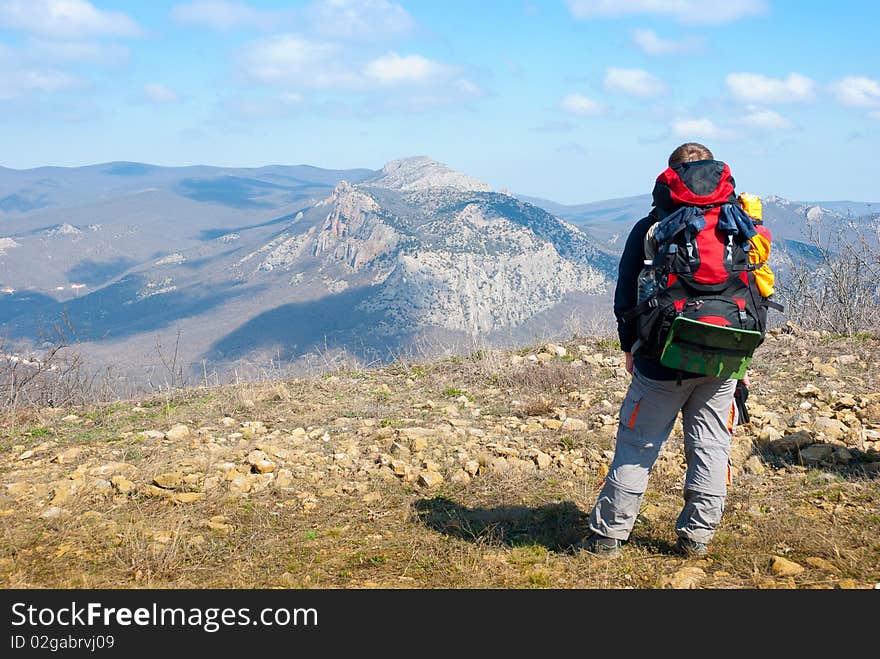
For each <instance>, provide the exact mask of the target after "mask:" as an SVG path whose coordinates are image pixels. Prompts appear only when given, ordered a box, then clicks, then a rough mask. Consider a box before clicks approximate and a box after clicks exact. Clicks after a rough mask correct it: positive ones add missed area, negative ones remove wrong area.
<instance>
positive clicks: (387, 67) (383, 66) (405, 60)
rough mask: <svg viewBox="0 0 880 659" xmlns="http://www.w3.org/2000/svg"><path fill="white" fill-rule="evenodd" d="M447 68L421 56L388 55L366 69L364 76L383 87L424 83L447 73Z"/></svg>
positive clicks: (371, 63) (375, 60)
mask: <svg viewBox="0 0 880 659" xmlns="http://www.w3.org/2000/svg"><path fill="white" fill-rule="evenodd" d="M446 71H447V67H446V66H444V65H442V64H439V63H438V62H435V61H433V60H429V59H427V58H425V57H422V56H421V55H405V56H401V55H398V54H397V53H388V54H387V55H383V56H382V57H378V58H376V59H374V60H372V61H370V62H367V65H366V66H365V67H364V75H365V76H366V77H367V78H369V79H371V80H375V81H376V82H379V83H380V84H383V85H396V84H401V83H422V82H426V81H428V80H431V79H433V78H437V77H439V76H442V75H444V74H445V73H446Z"/></svg>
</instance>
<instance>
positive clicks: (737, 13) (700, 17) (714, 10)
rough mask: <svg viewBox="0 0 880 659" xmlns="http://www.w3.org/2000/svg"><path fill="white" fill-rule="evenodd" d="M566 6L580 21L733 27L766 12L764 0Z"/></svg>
mask: <svg viewBox="0 0 880 659" xmlns="http://www.w3.org/2000/svg"><path fill="white" fill-rule="evenodd" d="M565 4H566V5H568V9H569V11H570V12H571V14H572V16H574V17H575V18H579V19H590V18H617V17H620V16H634V15H639V14H655V15H661V16H669V17H671V18H674V19H676V20H677V21H679V22H681V23H691V24H707V25H719V24H721V23H730V22H732V21H736V20H738V19H740V18H745V17H746V16H755V15H759V14H762V13H764V12H765V11H766V9H767V3H766V2H765V0H565Z"/></svg>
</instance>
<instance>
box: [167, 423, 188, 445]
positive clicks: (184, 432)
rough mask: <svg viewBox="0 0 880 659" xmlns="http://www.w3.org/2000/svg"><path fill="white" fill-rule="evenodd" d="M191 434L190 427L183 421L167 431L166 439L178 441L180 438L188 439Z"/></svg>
mask: <svg viewBox="0 0 880 659" xmlns="http://www.w3.org/2000/svg"><path fill="white" fill-rule="evenodd" d="M189 435H190V432H189V427H188V426H186V425H184V424H182V423H177V424H175V425H173V426H171V429H170V430H169V431H168V432H166V433H165V439H170V440H172V441H176V440H179V439H186V438H187V437H189Z"/></svg>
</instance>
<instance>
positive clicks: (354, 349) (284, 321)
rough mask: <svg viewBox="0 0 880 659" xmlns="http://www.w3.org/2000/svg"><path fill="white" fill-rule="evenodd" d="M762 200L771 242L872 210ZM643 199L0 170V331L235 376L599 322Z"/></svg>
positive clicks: (104, 357)
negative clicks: (338, 354) (570, 202)
mask: <svg viewBox="0 0 880 659" xmlns="http://www.w3.org/2000/svg"><path fill="white" fill-rule="evenodd" d="M765 201H766V203H765V218H766V220H767V224H768V225H770V226H772V227H773V230H774V233H775V234H776V236H777V238H778V239H779V240H780V244H782V245H783V246H784V244H785V242H786V241H789V242H791V243H792V244H797V242H798V241H799V240H803V227H804V222H805V220H807V219H811V220H817V219H818V220H821V219H822V218H823V217H827V218H835V219H839V218H843V217H844V214H843V213H842V212H841V211H845V209H847V208H848V210H849V211H850V212H851V213H860V212H862V211H863V210H865V207H863V206H858V205H854V204H847V203H846V202H836V205H835V203H827V204H805V203H799V202H789V201H787V200H784V199H780V198H768V199H767V200H765ZM649 208H650V196H649V195H641V196H637V197H631V198H626V199H615V200H609V201H604V202H598V203H593V204H584V205H578V206H563V205H560V204H556V203H555V202H552V201H548V200H543V199H536V198H530V197H522V196H515V195H511V194H508V193H504V192H496V191H493V190H492V189H491V188H490V186H488V185H487V184H486V183H484V182H482V181H479V180H476V179H474V178H471V177H469V176H467V175H465V174H462V173H460V172H457V171H455V170H453V169H450V168H449V167H447V166H446V165H443V164H441V163H438V162H436V161H433V160H431V159H430V158H427V157H413V158H404V159H400V160H395V161H392V162H390V163H388V164H386V165H385V166H384V167H383V168H382V169H381V170H378V171H374V170H368V169H353V170H325V169H320V168H315V167H310V166H306V165H300V166H268V167H261V168H250V169H248V168H219V167H205V166H196V167H158V166H153V165H146V164H141V163H128V162H114V163H105V164H101V165H93V166H88V167H77V168H59V167H42V168H37V169H31V170H11V169H4V168H0V290H2V291H3V292H0V331H2V332H3V335H4V336H5V339H6V341H7V342H8V343H10V344H11V345H12V346H13V347H15V348H16V349H20V350H24V349H25V348H26V347H27V346H29V345H40V344H41V343H42V344H43V345H50V344H52V343H53V342H55V341H57V340H59V336H61V335H63V336H64V340H65V341H67V342H71V343H76V345H77V348H78V349H79V350H80V351H82V352H83V353H85V354H86V355H87V356H88V357H89V358H90V359H91V360H92V361H93V362H94V363H96V364H114V365H116V366H121V367H123V368H125V369H127V370H129V371H130V372H132V373H139V372H143V370H144V369H146V368H147V367H148V365H150V364H154V363H155V361H156V356H157V352H160V353H161V352H162V351H164V352H165V354H166V355H167V354H168V352H169V351H170V350H172V349H173V351H174V355H175V360H179V361H180V363H181V364H187V365H190V366H192V367H195V366H196V365H199V368H200V369H205V368H207V366H206V365H207V364H210V367H211V368H212V369H214V370H216V371H217V372H223V373H226V374H229V373H232V372H236V373H238V371H239V370H240V369H242V368H245V367H248V366H250V367H254V368H259V367H260V366H261V365H265V364H268V363H273V364H277V363H286V364H293V363H296V362H297V361H298V360H302V359H304V358H305V357H306V356H309V355H315V354H326V353H332V352H334V351H340V350H345V351H347V352H349V353H352V354H354V355H357V356H358V357H359V358H361V359H364V360H368V361H370V360H378V361H389V360H391V359H393V358H395V357H396V356H398V355H401V354H404V353H407V352H409V351H412V350H416V349H418V350H424V351H429V352H437V351H442V350H450V349H456V348H461V347H467V346H468V345H470V346H473V345H477V344H509V343H511V342H515V341H522V340H531V339H533V338H534V337H535V336H537V335H540V336H552V335H555V334H558V333H559V332H560V331H563V330H565V329H568V330H570V329H571V328H572V327H573V326H574V325H577V324H578V323H583V322H589V323H595V322H600V321H603V322H606V323H607V320H608V317H609V316H610V313H609V311H610V302H609V294H610V292H611V291H612V290H613V286H614V279H615V277H616V268H617V258H618V256H619V252H620V250H621V249H622V241H623V239H624V238H625V237H626V234H627V232H628V230H629V228H630V227H631V225H632V224H633V222H635V221H636V220H637V219H638V218H639V217H642V216H643V215H644V214H645V212H646V211H647V210H648V209H649ZM835 209H836V210H835ZM785 253H786V251H785V249H781V250H779V256H778V257H777V259H779V265H780V266H781V267H783V269H784V262H783V261H784V255H785ZM172 343H173V348H172V347H171V346H172Z"/></svg>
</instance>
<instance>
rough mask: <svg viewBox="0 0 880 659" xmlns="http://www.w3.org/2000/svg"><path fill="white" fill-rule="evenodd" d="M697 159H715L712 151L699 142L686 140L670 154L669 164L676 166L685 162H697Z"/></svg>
mask: <svg viewBox="0 0 880 659" xmlns="http://www.w3.org/2000/svg"><path fill="white" fill-rule="evenodd" d="M697 160H715V156H713V155H712V152H711V151H709V149H708V148H707V147H705V146H703V145H702V144H698V143H697V142H685V143H684V144H682V145H681V146H679V147H677V148H676V149H675V151H673V152H672V153H671V154H669V166H670V167H675V166H676V165H680V164H681V163H683V162H696V161H697Z"/></svg>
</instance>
